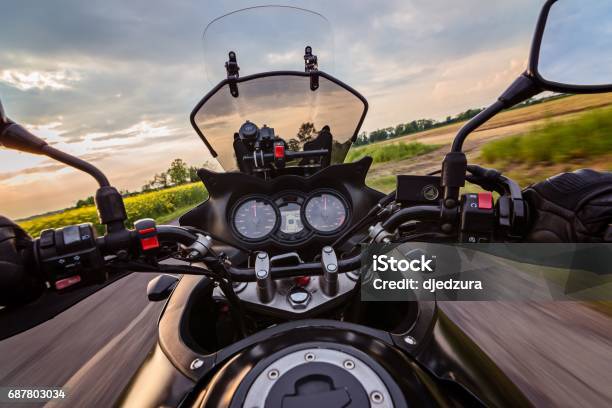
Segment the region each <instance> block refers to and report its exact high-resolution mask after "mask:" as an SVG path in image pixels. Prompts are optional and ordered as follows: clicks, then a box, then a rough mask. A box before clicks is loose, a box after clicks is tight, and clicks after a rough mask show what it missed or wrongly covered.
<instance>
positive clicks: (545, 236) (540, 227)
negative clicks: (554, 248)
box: [523, 169, 612, 242]
mask: <svg viewBox="0 0 612 408" xmlns="http://www.w3.org/2000/svg"><path fill="white" fill-rule="evenodd" d="M523 197H524V198H525V199H526V200H527V202H528V203H529V205H530V209H531V211H530V216H531V229H530V232H529V234H528V236H527V241H530V242H612V173H610V172H597V171H594V170H587V169H582V170H576V171H574V172H572V173H562V174H559V175H556V176H554V177H551V178H548V179H547V180H545V181H543V182H540V183H537V184H534V185H531V186H529V187H527V188H526V189H525V190H524V191H523Z"/></svg>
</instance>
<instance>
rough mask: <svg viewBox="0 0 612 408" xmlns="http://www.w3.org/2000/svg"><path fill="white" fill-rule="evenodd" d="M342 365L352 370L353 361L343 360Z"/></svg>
mask: <svg viewBox="0 0 612 408" xmlns="http://www.w3.org/2000/svg"><path fill="white" fill-rule="evenodd" d="M342 365H343V366H344V368H346V369H347V370H352V369H353V368H355V363H353V361H352V360H345V361H344V363H343V364H342Z"/></svg>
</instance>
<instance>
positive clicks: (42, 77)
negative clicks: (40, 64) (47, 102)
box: [0, 69, 81, 91]
mask: <svg viewBox="0 0 612 408" xmlns="http://www.w3.org/2000/svg"><path fill="white" fill-rule="evenodd" d="M79 80H81V76H80V75H79V74H78V73H76V72H73V71H68V70H60V71H47V72H44V71H18V70H12V69H5V70H2V71H0V81H2V82H4V83H6V84H8V85H10V86H13V87H15V88H17V89H19V90H22V91H28V90H30V89H51V90H60V89H70V88H71V87H72V84H73V83H74V82H77V81H79Z"/></svg>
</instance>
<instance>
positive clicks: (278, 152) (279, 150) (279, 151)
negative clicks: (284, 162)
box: [274, 145, 285, 159]
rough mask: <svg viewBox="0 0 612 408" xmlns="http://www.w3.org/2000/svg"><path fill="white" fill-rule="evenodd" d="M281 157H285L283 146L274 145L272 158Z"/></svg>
mask: <svg viewBox="0 0 612 408" xmlns="http://www.w3.org/2000/svg"><path fill="white" fill-rule="evenodd" d="M283 157H285V146H283V145H276V146H274V158H276V159H282V158H283Z"/></svg>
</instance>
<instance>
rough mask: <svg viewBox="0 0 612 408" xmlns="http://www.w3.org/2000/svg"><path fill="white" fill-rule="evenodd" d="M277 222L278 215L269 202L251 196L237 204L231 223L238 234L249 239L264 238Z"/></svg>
mask: <svg viewBox="0 0 612 408" xmlns="http://www.w3.org/2000/svg"><path fill="white" fill-rule="evenodd" d="M277 223H278V215H277V213H276V210H275V208H274V206H273V205H272V203H271V202H269V201H268V200H266V199H263V198H251V199H249V200H246V201H244V202H242V203H241V204H239V205H238V206H237V207H236V209H235V210H234V213H233V219H232V225H233V226H234V229H235V230H236V232H238V234H240V235H241V236H242V237H244V238H246V239H250V240H258V239H263V238H266V237H267V236H268V235H270V233H272V231H274V228H276V224H277Z"/></svg>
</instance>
